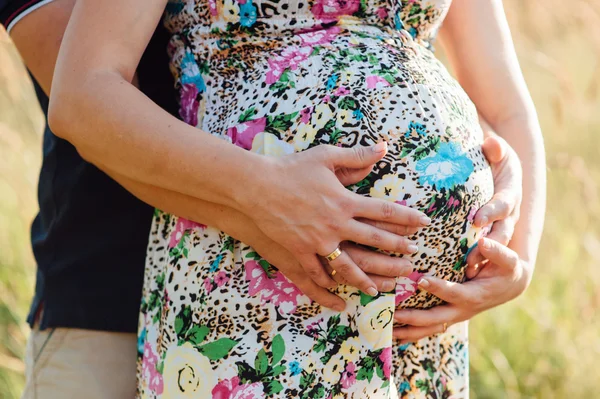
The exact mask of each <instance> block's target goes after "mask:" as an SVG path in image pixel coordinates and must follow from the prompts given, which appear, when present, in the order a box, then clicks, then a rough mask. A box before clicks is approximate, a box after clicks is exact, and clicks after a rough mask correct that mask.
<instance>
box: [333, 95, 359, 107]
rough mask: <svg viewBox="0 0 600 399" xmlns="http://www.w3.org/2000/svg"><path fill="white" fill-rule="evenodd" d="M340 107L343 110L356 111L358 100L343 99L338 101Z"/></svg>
mask: <svg viewBox="0 0 600 399" xmlns="http://www.w3.org/2000/svg"><path fill="white" fill-rule="evenodd" d="M337 104H338V107H340V108H341V109H351V110H355V109H356V100H355V99H353V98H352V97H348V96H346V97H342V98H341V99H340V101H338V103H337Z"/></svg>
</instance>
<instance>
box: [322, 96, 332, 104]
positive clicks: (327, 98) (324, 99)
mask: <svg viewBox="0 0 600 399" xmlns="http://www.w3.org/2000/svg"><path fill="white" fill-rule="evenodd" d="M329 101H331V97H329V94H327V95H326V96H325V97H323V102H324V103H328V102H329Z"/></svg>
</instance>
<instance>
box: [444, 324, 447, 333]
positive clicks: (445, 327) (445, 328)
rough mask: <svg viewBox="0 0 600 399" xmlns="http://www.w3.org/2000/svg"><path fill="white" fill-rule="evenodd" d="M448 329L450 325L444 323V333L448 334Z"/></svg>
mask: <svg viewBox="0 0 600 399" xmlns="http://www.w3.org/2000/svg"><path fill="white" fill-rule="evenodd" d="M447 329H448V323H444V331H443V332H446V330H447Z"/></svg>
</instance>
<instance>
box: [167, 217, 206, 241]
mask: <svg viewBox="0 0 600 399" xmlns="http://www.w3.org/2000/svg"><path fill="white" fill-rule="evenodd" d="M196 228H199V229H202V230H203V229H205V228H206V225H204V224H200V223H196V222H192V221H191V220H187V219H184V218H179V219H177V225H176V226H175V230H173V231H172V232H171V236H170V237H169V248H174V247H176V246H177V244H179V241H180V240H181V238H182V237H183V235H184V234H185V232H186V231H188V230H193V229H196Z"/></svg>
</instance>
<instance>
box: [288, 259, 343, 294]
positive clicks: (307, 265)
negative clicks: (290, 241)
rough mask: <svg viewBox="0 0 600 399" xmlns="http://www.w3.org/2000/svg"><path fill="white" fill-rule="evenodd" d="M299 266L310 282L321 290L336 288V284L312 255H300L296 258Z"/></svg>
mask: <svg viewBox="0 0 600 399" xmlns="http://www.w3.org/2000/svg"><path fill="white" fill-rule="evenodd" d="M296 259H298V262H300V265H301V266H302V268H303V269H304V271H305V272H306V274H307V275H308V277H310V279H311V280H312V281H314V282H315V283H316V284H317V285H319V286H320V287H323V288H335V287H337V283H336V282H335V281H334V280H333V279H332V278H331V276H329V274H327V272H326V271H325V268H324V267H323V265H322V264H321V262H320V261H319V259H318V258H317V257H316V256H314V255H300V256H296Z"/></svg>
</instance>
